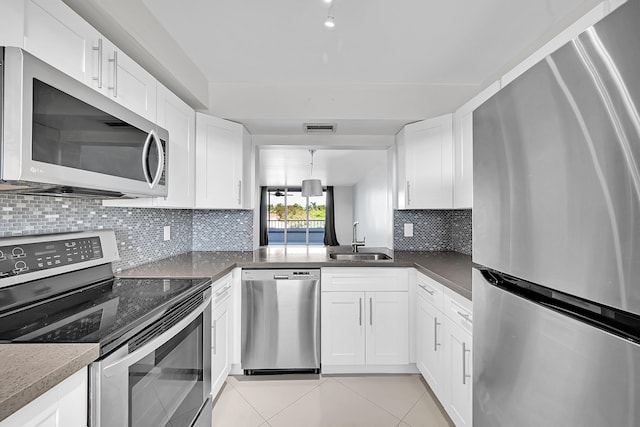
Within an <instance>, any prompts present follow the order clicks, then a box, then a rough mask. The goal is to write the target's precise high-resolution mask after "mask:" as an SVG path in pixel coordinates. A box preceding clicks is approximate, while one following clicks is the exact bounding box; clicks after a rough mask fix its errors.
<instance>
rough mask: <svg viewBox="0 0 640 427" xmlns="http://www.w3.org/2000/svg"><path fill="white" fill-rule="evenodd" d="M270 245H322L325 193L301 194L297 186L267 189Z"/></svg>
mask: <svg viewBox="0 0 640 427" xmlns="http://www.w3.org/2000/svg"><path fill="white" fill-rule="evenodd" d="M268 195H269V198H268V203H267V205H268V206H267V207H268V211H269V219H268V220H267V230H268V232H269V245H307V244H309V245H323V244H324V222H325V209H326V203H325V200H326V195H325V193H323V195H322V196H321V197H302V195H301V193H300V188H280V189H271V188H270V189H269V190H268Z"/></svg>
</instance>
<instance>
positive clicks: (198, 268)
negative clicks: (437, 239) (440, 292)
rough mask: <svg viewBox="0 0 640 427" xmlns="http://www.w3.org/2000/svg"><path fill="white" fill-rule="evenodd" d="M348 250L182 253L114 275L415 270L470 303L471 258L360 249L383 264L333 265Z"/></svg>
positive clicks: (276, 248) (293, 248) (307, 248)
mask: <svg viewBox="0 0 640 427" xmlns="http://www.w3.org/2000/svg"><path fill="white" fill-rule="evenodd" d="M350 250H351V248H350V247H345V246H342V247H337V248H326V247H323V246H317V247H313V246H287V247H284V246H273V247H264V248H260V249H257V250H255V251H253V252H186V253H183V254H180V255H176V256H173V257H170V258H165V259H162V260H159V261H156V262H151V263H149V264H144V265H141V266H138V267H134V268H132V269H128V270H124V271H122V272H118V273H117V275H118V276H120V277H180V278H188V277H211V278H212V279H213V280H214V281H215V280H217V279H219V278H221V277H222V276H224V275H225V274H227V273H229V272H230V271H232V270H233V269H234V268H236V267H241V268H313V267H415V268H416V269H417V270H418V271H420V272H421V273H423V274H425V275H427V276H429V277H431V278H432V279H434V280H437V281H438V282H440V283H442V284H443V285H444V286H446V287H448V288H450V289H452V290H453V291H455V292H457V293H459V294H460V295H462V296H464V297H466V298H468V299H471V296H472V289H471V267H472V262H471V257H470V256H469V255H464V254H461V253H458V252H406V251H395V252H394V251H392V250H389V249H387V248H371V247H369V248H364V249H362V250H361V251H360V252H384V253H386V254H388V255H390V256H391V257H392V258H393V259H391V260H385V261H335V260H332V259H330V258H329V254H330V253H331V252H350Z"/></svg>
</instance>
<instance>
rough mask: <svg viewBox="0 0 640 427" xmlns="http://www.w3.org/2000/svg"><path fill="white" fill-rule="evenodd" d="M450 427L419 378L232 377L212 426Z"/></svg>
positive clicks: (396, 376) (218, 405)
mask: <svg viewBox="0 0 640 427" xmlns="http://www.w3.org/2000/svg"><path fill="white" fill-rule="evenodd" d="M258 426H260V427H269V426H271V427H340V426H345V427H346V426H349V427H358V426H362V427H377V426H380V427H385V426H393V427H396V426H401V427H422V426H425V427H427V426H428V427H450V426H451V424H450V422H449V421H448V418H446V417H445V416H444V415H443V413H442V412H441V410H440V408H439V406H438V405H437V404H436V403H435V401H434V398H433V397H432V395H431V392H430V391H428V390H427V387H426V386H425V384H424V383H423V382H422V379H421V378H420V376H419V375H376V376H329V377H319V376H313V375H299V376H291V375H288V376H263V377H233V376H230V377H229V378H228V379H227V383H226V385H225V387H224V389H223V390H222V392H221V393H220V396H219V397H218V400H217V402H216V403H215V405H214V408H213V427H258Z"/></svg>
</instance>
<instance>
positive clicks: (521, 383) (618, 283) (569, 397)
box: [473, 0, 640, 427]
mask: <svg viewBox="0 0 640 427" xmlns="http://www.w3.org/2000/svg"><path fill="white" fill-rule="evenodd" d="M473 119H474V210H473V261H474V263H476V268H475V269H474V271H473V303H474V329H473V340H474V356H473V385H474V387H473V393H474V396H473V420H474V422H473V425H474V426H476V427H489V426H491V427H500V426H505V427H507V426H508V427H513V426H517V427H521V426H536V427H537V426H545V427H549V426H562V427H567V426H580V427H584V426H616V427H621V426H629V427H631V426H640V344H639V343H640V1H639V0H629V1H628V2H627V3H626V4H624V5H622V6H621V7H619V8H618V9H616V10H615V11H614V12H612V13H611V14H610V15H608V16H607V17H605V18H604V19H603V20H602V21H600V22H599V23H597V24H596V25H594V26H593V27H591V28H589V29H588V30H587V31H585V32H584V33H582V34H581V35H580V36H578V37H577V38H575V39H574V40H573V41H571V42H569V43H567V44H566V45H564V46H562V47H561V48H559V49H558V50H557V51H556V52H554V53H553V54H551V55H549V56H547V57H546V58H545V59H544V60H542V61H540V62H539V63H538V64H536V65H535V66H534V67H532V68H531V69H530V70H528V71H527V72H526V73H524V74H523V75H521V76H520V77H519V78H517V79H516V80H515V81H513V82H512V83H510V84H509V85H507V86H506V87H504V88H503V89H502V90H501V91H500V92H498V93H497V94H496V95H495V96H493V97H492V98H491V99H489V100H488V101H487V102H486V103H484V104H483V105H482V106H480V107H479V108H478V109H477V110H476V111H475V112H474V116H473Z"/></svg>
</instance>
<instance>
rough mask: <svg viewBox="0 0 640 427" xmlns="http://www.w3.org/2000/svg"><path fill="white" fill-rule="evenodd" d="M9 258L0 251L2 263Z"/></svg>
mask: <svg viewBox="0 0 640 427" xmlns="http://www.w3.org/2000/svg"><path fill="white" fill-rule="evenodd" d="M5 259H7V257H5V256H4V252H2V251H0V261H4V260H5Z"/></svg>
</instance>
